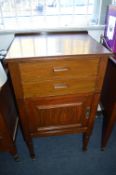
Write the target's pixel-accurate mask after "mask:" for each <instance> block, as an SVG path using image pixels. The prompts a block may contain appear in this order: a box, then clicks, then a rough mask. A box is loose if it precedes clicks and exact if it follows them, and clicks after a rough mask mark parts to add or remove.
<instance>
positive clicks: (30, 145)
mask: <svg viewBox="0 0 116 175" xmlns="http://www.w3.org/2000/svg"><path fill="white" fill-rule="evenodd" d="M26 144H27V146H28V150H29V154H30V156H31V158H32V159H33V160H34V159H35V153H34V147H33V143H32V140H30V141H26Z"/></svg>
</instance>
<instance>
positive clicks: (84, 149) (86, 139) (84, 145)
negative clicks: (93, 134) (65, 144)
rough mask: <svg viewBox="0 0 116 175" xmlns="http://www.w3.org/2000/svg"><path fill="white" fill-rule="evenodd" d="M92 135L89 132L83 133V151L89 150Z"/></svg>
mask: <svg viewBox="0 0 116 175" xmlns="http://www.w3.org/2000/svg"><path fill="white" fill-rule="evenodd" d="M89 138H90V136H89V135H88V134H87V133H84V134H83V151H87V146H88V142H89Z"/></svg>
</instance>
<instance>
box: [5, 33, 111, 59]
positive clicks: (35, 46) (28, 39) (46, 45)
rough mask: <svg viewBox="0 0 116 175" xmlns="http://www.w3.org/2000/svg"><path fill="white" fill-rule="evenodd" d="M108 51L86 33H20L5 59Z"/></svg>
mask: <svg viewBox="0 0 116 175" xmlns="http://www.w3.org/2000/svg"><path fill="white" fill-rule="evenodd" d="M109 53H110V52H109V51H108V50H107V49H106V48H105V47H103V46H102V45H101V44H99V43H98V42H96V41H95V40H94V39H93V38H92V37H90V36H89V35H88V34H87V33H82V34H81V33H80V34H75V33H74V34H48V35H47V34H46V35H45V34H43V35H26V36H24V35H22V36H16V37H15V39H14V41H13V43H12V45H11V47H10V49H9V51H8V54H7V56H6V60H7V61H8V60H12V59H13V60H14V59H22V58H23V59H25V58H38V59H39V58H47V57H48V58H49V57H51V56H69V55H71V56H72V55H91V54H109Z"/></svg>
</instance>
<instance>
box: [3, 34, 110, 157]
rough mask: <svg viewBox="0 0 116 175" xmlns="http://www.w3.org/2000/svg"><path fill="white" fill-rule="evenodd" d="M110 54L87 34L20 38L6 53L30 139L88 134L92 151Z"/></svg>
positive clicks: (25, 134) (30, 150)
mask: <svg viewBox="0 0 116 175" xmlns="http://www.w3.org/2000/svg"><path fill="white" fill-rule="evenodd" d="M109 54H110V52H109V51H108V50H107V49H106V48H105V47H103V46H102V45H101V44H99V43H97V42H96V41H95V40H94V39H92V38H91V37H90V36H89V35H88V33H87V32H85V33H71V34H70V33H60V34H57V33H54V34H53V33H51V34H50V33H46V34H36V35H26V36H16V37H15V39H14V41H13V43H12V45H11V47H10V49H9V52H8V54H7V56H6V60H5V61H6V64H7V66H8V69H9V73H10V76H11V80H12V84H13V88H14V92H15V95H16V100H17V105H18V109H19V114H20V121H21V124H22V129H23V134H24V139H25V141H26V144H27V146H28V148H29V152H30V155H31V157H32V158H34V157H35V153H34V148H33V143H32V138H33V137H37V136H51V135H62V134H72V133H82V134H83V150H86V149H87V145H88V141H89V138H90V135H91V133H92V129H93V125H94V120H95V117H96V110H97V106H98V103H99V99H100V94H101V88H102V84H103V79H104V74H105V70H106V65H107V61H108V56H109Z"/></svg>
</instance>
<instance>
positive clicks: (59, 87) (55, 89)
mask: <svg viewBox="0 0 116 175" xmlns="http://www.w3.org/2000/svg"><path fill="white" fill-rule="evenodd" d="M95 80H96V77H90V78H88V79H85V78H83V79H64V80H53V81H51V80H50V81H43V82H41V83H34V82H33V83H24V84H23V91H24V96H25V97H36V96H40V97H42V96H56V95H66V94H75V93H76V94H77V93H78V94H79V93H80V94H81V93H89V92H94V91H95V82H96V81H95Z"/></svg>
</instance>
